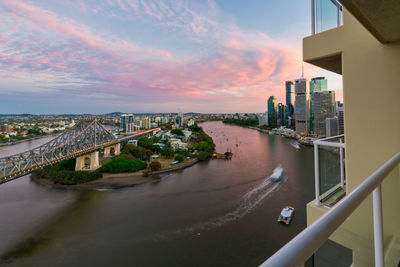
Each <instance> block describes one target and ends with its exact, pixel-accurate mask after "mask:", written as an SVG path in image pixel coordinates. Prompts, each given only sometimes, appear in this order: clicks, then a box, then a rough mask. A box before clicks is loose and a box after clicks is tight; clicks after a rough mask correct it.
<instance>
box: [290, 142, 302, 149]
mask: <svg viewBox="0 0 400 267" xmlns="http://www.w3.org/2000/svg"><path fill="white" fill-rule="evenodd" d="M291 145H292V147H294V148H296V149H300V144H299V143H298V142H293V143H291Z"/></svg>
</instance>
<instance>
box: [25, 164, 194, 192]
mask: <svg viewBox="0 0 400 267" xmlns="http://www.w3.org/2000/svg"><path fill="white" fill-rule="evenodd" d="M198 161H199V160H198V159H192V160H189V161H187V162H182V163H180V164H177V165H175V166H172V167H169V168H164V169H161V170H158V171H153V172H149V173H148V176H147V177H145V176H144V173H145V171H146V170H142V171H137V172H126V173H103V177H102V178H100V179H98V180H94V181H90V182H87V183H83V184H76V185H63V184H56V183H54V182H53V181H51V180H49V179H43V178H37V177H36V176H35V174H31V180H32V181H34V182H36V183H38V184H41V185H44V186H48V187H52V188H58V189H69V190H111V189H120V188H125V187H134V186H137V185H141V184H144V183H148V182H152V181H155V180H157V179H159V177H157V176H156V175H158V174H162V173H167V172H172V171H177V170H181V169H185V168H188V167H190V166H193V165H194V164H196V163H197V162H198Z"/></svg>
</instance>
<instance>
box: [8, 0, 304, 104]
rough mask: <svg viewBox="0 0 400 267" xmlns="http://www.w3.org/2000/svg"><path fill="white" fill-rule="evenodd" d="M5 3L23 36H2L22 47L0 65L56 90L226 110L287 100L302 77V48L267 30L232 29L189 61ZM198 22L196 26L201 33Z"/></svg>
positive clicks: (151, 10) (14, 1)
mask: <svg viewBox="0 0 400 267" xmlns="http://www.w3.org/2000/svg"><path fill="white" fill-rule="evenodd" d="M112 3H114V4H115V5H119V6H120V7H121V8H124V9H126V10H130V9H135V8H138V7H137V6H134V5H133V4H132V2H128V1H122V0H121V1H118V2H112ZM5 6H6V7H7V10H6V11H7V12H3V16H5V15H4V14H7V16H8V17H7V19H8V21H9V22H12V21H13V22H16V23H15V25H18V27H17V28H15V29H13V31H17V32H19V33H20V35H18V37H17V38H16V39H15V37H13V38H14V39H13V38H12V37H11V32H10V31H8V33H5V34H2V35H1V36H0V38H1V39H2V40H8V42H3V43H0V48H2V47H3V48H4V50H3V51H6V50H10V49H11V48H13V49H17V50H18V52H19V53H18V54H15V53H7V52H0V66H1V64H5V65H7V68H2V70H0V74H1V76H2V77H4V76H5V75H9V76H10V75H11V76H12V74H13V73H14V76H15V77H18V78H20V77H24V75H26V73H27V72H29V73H35V74H36V75H37V77H38V78H37V79H38V80H37V82H38V84H40V85H38V86H42V83H44V84H46V86H49V87H54V88H55V89H57V88H60V89H59V90H58V89H57V90H58V92H57V93H58V94H64V95H66V96H67V97H68V96H69V97H74V96H79V95H80V94H85V95H88V94H89V95H90V94H96V93H98V94H99V95H104V94H109V95H113V96H116V97H115V99H116V100H113V101H120V102H115V104H116V105H117V104H125V103H132V106H133V105H135V103H136V104H138V105H144V104H149V105H153V104H152V103H149V102H151V101H153V103H160V102H163V103H165V102H170V103H176V102H177V101H179V102H180V103H182V104H181V105H187V107H188V108H190V107H192V106H193V103H197V104H199V103H202V104H203V105H204V107H205V110H204V111H207V108H206V107H209V106H211V107H218V108H219V109H221V110H219V111H222V110H223V108H226V107H227V106H230V107H231V110H227V111H235V110H234V109H235V108H243V107H247V108H248V109H249V111H260V112H262V111H263V110H265V102H266V100H267V98H268V97H269V96H270V95H275V96H277V97H278V99H279V100H280V101H282V102H284V82H285V81H286V80H293V79H294V78H297V77H298V76H300V71H301V65H302V62H301V55H300V53H301V51H299V48H296V47H291V46H289V45H284V44H279V43H274V42H272V41H271V40H270V39H269V38H268V37H266V36H265V35H263V34H243V33H241V32H240V31H239V30H238V29H236V28H229V29H225V30H224V31H226V32H225V33H224V34H220V35H219V37H218V38H217V39H216V44H215V48H214V49H213V50H211V51H209V53H208V54H202V55H200V54H199V55H197V54H194V55H193V56H192V57H190V58H186V59H182V58H179V57H177V56H175V55H173V54H172V53H171V52H169V51H168V50H166V49H159V48H154V47H140V46H138V45H137V44H136V43H132V42H129V41H127V40H125V39H122V38H118V37H117V36H109V35H106V34H102V33H99V32H96V31H94V30H93V29H92V28H90V27H89V26H87V25H84V24H80V23H78V22H76V21H74V20H71V19H67V18H64V17H62V16H59V15H57V14H55V13H53V12H51V11H48V10H45V9H42V8H39V7H36V6H32V5H29V4H26V3H23V2H21V1H18V0H12V1H11V0H9V1H6V2H5ZM81 8H82V10H84V12H87V10H88V7H87V6H82V7H81ZM144 8H145V12H147V13H148V14H150V15H151V16H153V17H156V18H158V19H160V20H162V19H164V18H165V17H167V16H168V15H171V14H174V13H173V12H172V11H171V10H167V9H165V10H164V11H163V12H161V13H160V11H159V10H157V9H156V7H155V6H153V5H152V4H151V3H147V4H145V5H144ZM192 17H193V18H194V21H197V24H196V25H197V26H199V27H200V26H201V27H205V26H204V25H205V24H204V22H203V21H202V20H203V19H204V18H203V17H201V16H200V15H198V14H197V15H196V14H192ZM197 26H196V27H197ZM196 27H195V28H193V31H194V32H196V31H199V32H201V30H200V28H196ZM0 29H1V27H0ZM25 29H28V30H25ZM204 30H206V31H208V29H204ZM306 68H307V70H308V68H309V66H306ZM46 82H47V83H46ZM29 90H31V91H30V93H31V94H35V91H34V89H29ZM110 101H111V100H110ZM135 101H136V102H135ZM225 104H226V105H225ZM174 105H175V104H174ZM209 111H213V110H209ZM239 111H240V110H239Z"/></svg>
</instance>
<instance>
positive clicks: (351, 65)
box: [303, 10, 400, 264]
mask: <svg viewBox="0 0 400 267" xmlns="http://www.w3.org/2000/svg"><path fill="white" fill-rule="evenodd" d="M343 20H344V23H343V24H344V25H343V26H342V27H340V28H337V29H333V30H330V31H327V32H324V33H320V34H317V35H314V36H310V37H306V38H305V39H304V41H303V50H304V53H303V58H304V60H305V61H308V62H311V61H313V60H317V59H318V58H323V56H324V54H325V56H329V55H331V54H332V53H341V56H342V57H341V59H342V73H343V100H344V114H345V119H344V124H345V125H344V127H345V139H346V140H345V141H346V152H345V153H346V177H347V185H346V186H347V192H350V191H352V190H353V189H354V188H356V187H357V186H358V185H359V184H360V183H361V182H362V181H363V180H365V179H366V178H367V177H368V176H369V175H370V174H372V173H373V172H374V171H375V170H376V169H378V168H379V167H380V166H381V165H382V164H383V163H384V162H386V161H387V160H388V159H390V158H391V157H392V156H393V155H394V154H395V153H397V152H399V151H400V43H395V44H381V43H380V42H379V41H377V40H376V39H375V38H374V37H373V36H372V35H371V34H370V33H369V32H368V31H367V30H366V29H365V28H364V27H363V26H362V25H361V24H360V23H359V22H358V21H357V20H356V19H355V18H354V17H353V16H352V15H351V14H350V13H348V12H347V11H346V10H344V12H343ZM382 190H383V191H382V193H383V214H384V235H385V244H388V242H389V240H390V239H391V237H392V236H394V235H397V236H400V212H399V211H400V172H399V168H396V169H395V170H394V171H393V172H392V173H391V174H390V175H389V177H388V178H387V179H386V180H385V182H384V183H383V187H382ZM307 211H308V215H307V216H308V219H309V220H308V221H309V223H311V222H312V221H314V219H315V218H316V217H318V216H320V214H321V210H319V208H318V207H313V205H312V204H311V203H310V204H309V207H308V209H307ZM341 228H342V229H341V230H340V231H342V232H343V231H345V232H346V231H348V232H351V233H353V234H354V235H355V236H358V237H359V240H363V239H364V240H369V241H371V240H372V239H373V224H372V201H371V197H370V198H368V199H367V201H365V203H363V204H362V205H361V206H360V207H359V208H358V209H357V211H356V212H355V213H354V214H353V215H352V216H351V217H350V218H349V219H348V220H347V221H346V223H345V224H344V225H343V227H341ZM340 231H339V232H340ZM338 236H340V235H338ZM332 239H337V240H341V242H343V245H345V246H348V247H350V248H352V249H353V251H356V250H357V249H358V248H357V247H358V246H360V243H359V242H356V241H354V242H352V241H351V239H350V240H349V239H344V238H339V237H338V238H332ZM354 240H356V238H355V239H354ZM360 253H361V254H363V253H365V252H360V251H359V252H357V254H360ZM371 253H373V252H372V251H371ZM358 256H359V255H358ZM358 256H357V257H358ZM365 256H366V257H367V255H365ZM370 263H371V262H370ZM364 264H365V263H364ZM371 264H372V263H371Z"/></svg>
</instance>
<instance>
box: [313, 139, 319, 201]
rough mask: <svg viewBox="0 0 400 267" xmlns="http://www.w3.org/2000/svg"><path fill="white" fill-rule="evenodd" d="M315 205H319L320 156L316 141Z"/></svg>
mask: <svg viewBox="0 0 400 267" xmlns="http://www.w3.org/2000/svg"><path fill="white" fill-rule="evenodd" d="M314 176H315V205H317V206H319V205H320V202H319V156H318V145H317V144H315V143H314Z"/></svg>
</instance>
